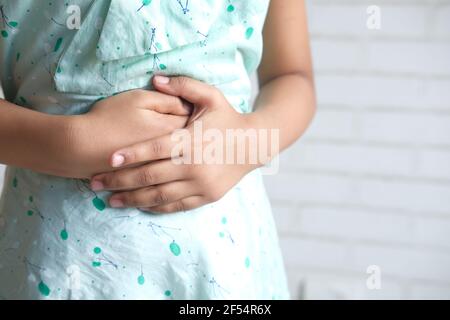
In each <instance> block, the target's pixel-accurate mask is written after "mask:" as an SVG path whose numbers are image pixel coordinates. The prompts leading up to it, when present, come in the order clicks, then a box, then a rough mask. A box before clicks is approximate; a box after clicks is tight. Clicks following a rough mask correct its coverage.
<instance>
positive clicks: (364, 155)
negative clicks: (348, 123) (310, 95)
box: [285, 142, 450, 176]
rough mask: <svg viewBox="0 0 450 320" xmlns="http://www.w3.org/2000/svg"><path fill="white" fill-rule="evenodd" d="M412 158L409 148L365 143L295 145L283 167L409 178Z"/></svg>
mask: <svg viewBox="0 0 450 320" xmlns="http://www.w3.org/2000/svg"><path fill="white" fill-rule="evenodd" d="M414 155H415V151H414V150H412V149H404V148H402V149H399V148H395V147H378V146H365V145H364V143H361V144H336V143H333V142H320V143H318V142H313V143H297V144H296V145H294V146H293V147H292V149H291V150H289V152H288V153H287V156H288V158H289V161H286V164H285V166H286V167H293V168H299V169H306V170H307V169H314V170H317V171H320V170H324V171H337V172H343V173H355V174H379V175H400V176H410V175H413V173H414V170H415V169H416V168H415V164H416V158H415V157H414ZM449 163H450V162H449ZM424 173H426V172H424Z"/></svg>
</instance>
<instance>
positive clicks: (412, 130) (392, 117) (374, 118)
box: [360, 112, 450, 146]
mask: <svg viewBox="0 0 450 320" xmlns="http://www.w3.org/2000/svg"><path fill="white" fill-rule="evenodd" d="M360 121H361V123H360V128H361V130H360V133H361V139H364V140H368V141H378V142H380V141H381V142H387V143H398V144H402V143H406V144H413V145H416V144H427V145H444V146H450V139H449V137H450V115H439V114H436V115H433V114H421V113H417V114H407V113H400V112H377V113H367V114H362V115H361V116H360Z"/></svg>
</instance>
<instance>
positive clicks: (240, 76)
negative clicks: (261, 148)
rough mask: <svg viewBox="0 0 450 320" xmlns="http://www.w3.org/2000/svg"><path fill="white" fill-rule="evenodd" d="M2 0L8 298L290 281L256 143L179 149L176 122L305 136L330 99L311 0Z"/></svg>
mask: <svg viewBox="0 0 450 320" xmlns="http://www.w3.org/2000/svg"><path fill="white" fill-rule="evenodd" d="M0 8H1V20H2V21H1V28H2V30H1V36H0V66H1V71H0V75H1V85H2V87H3V90H4V93H5V100H0V163H5V164H7V165H8V168H7V171H6V178H5V186H4V190H3V194H2V197H1V198H0V298H3V299H45V298H48V299H287V298H288V297H289V293H288V289H287V284H286V279H285V273H284V268H283V263H282V258H281V255H280V251H279V247H278V239H277V235H276V230H275V226H274V222H273V218H272V214H271V210H270V204H269V202H268V199H267V196H266V193H265V190H264V187H263V183H262V179H261V173H260V171H259V169H258V167H260V166H261V164H262V163H252V162H251V161H249V158H250V156H249V154H250V153H251V152H254V151H255V150H254V149H255V147H254V146H253V147H252V146H251V145H250V146H248V147H247V149H246V150H244V151H243V153H244V158H245V160H246V161H244V163H232V164H229V163H215V164H208V163H203V162H201V163H197V162H196V163H182V164H179V163H175V161H173V160H174V159H173V157H172V155H173V150H174V148H175V147H176V145H175V142H174V140H173V139H172V138H173V133H174V132H177V131H176V129H181V128H185V129H184V132H185V134H186V135H190V134H191V133H193V131H194V127H195V126H196V125H198V124H200V123H201V125H202V128H203V131H208V130H215V132H219V133H222V134H225V132H226V130H229V129H241V130H242V129H243V130H247V129H257V130H259V129H263V130H271V129H275V130H279V145H280V149H285V148H286V147H287V146H289V145H290V144H291V143H293V142H294V141H295V140H296V139H298V137H299V136H300V135H301V134H302V133H303V132H304V130H305V129H306V128H307V126H308V124H309V123H310V121H311V119H312V116H313V114H314V108H315V101H314V89H313V76H312V67H311V59H310V53H309V41H308V33H307V27H306V14H305V5H304V3H303V1H299V0H272V1H271V2H270V3H269V0H197V1H184V0H164V1H162V0H153V1H147V0H145V1H141V0H132V1H128V0H127V1H125V0H110V1H109V0H97V1H88V0H73V1H70V2H67V3H66V2H63V1H52V2H43V1H32V0H21V1H5V0H0ZM78 21H79V22H80V23H79V24H78ZM263 39H264V42H263V41H262V40H263ZM263 49H264V50H263ZM260 62H261V63H260ZM258 66H259V69H258V75H259V82H260V94H259V95H258V97H257V99H256V102H255V105H254V108H253V109H254V110H252V108H251V107H250V106H249V100H250V91H251V87H250V79H249V74H251V73H253V72H254V71H255V70H256V68H257V67H258ZM148 83H151V85H148ZM146 89H148V90H146ZM19 106H20V107H19ZM198 142H199V143H200V144H202V145H205V146H207V145H208V143H207V142H205V141H202V140H200V141H198ZM190 148H191V145H188V146H187V147H186V148H185V149H183V150H182V154H183V155H184V154H185V153H190V152H191V151H195V150H194V149H195V143H193V144H192V148H193V149H192V150H189V149H190ZM224 150H225V151H230V150H231V151H236V150H238V148H237V145H236V144H235V143H233V142H231V143H227V144H226V145H225V146H224ZM238 152H239V151H238ZM180 155H181V153H180ZM270 156H275V153H272V154H270ZM169 213H170V214H169Z"/></svg>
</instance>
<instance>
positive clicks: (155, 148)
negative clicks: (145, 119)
mask: <svg viewBox="0 0 450 320" xmlns="http://www.w3.org/2000/svg"><path fill="white" fill-rule="evenodd" d="M150 151H151V152H152V154H154V155H160V154H161V151H162V145H161V142H160V141H159V140H154V141H152V142H151V143H150Z"/></svg>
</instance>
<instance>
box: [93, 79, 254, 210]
mask: <svg viewBox="0 0 450 320" xmlns="http://www.w3.org/2000/svg"><path fill="white" fill-rule="evenodd" d="M153 85H154V88H155V89H156V90H157V91H158V92H160V93H162V94H165V95H169V96H173V97H178V98H180V99H181V100H183V101H188V102H190V103H191V105H192V106H193V111H192V114H191V115H190V117H189V120H188V121H187V124H186V126H185V129H184V134H187V135H190V136H191V137H192V140H193V141H192V143H191V144H189V145H188V146H186V147H185V148H184V150H183V151H182V153H183V154H184V153H186V152H188V153H190V154H193V153H194V152H195V150H194V149H195V148H196V146H197V147H198V146H199V145H200V146H203V145H207V144H208V141H203V140H204V139H203V136H200V137H196V136H195V135H194V132H193V131H194V126H195V124H196V122H197V123H198V122H199V121H201V124H202V129H203V130H204V131H207V130H209V129H212V130H215V131H216V132H217V130H218V132H221V133H223V135H225V131H226V130H227V129H244V130H246V129H249V128H252V118H251V116H250V115H245V114H240V113H238V112H237V111H235V110H234V109H233V107H232V106H231V105H230V104H229V102H228V101H227V100H226V98H225V97H224V95H223V94H222V93H221V92H220V91H219V90H218V89H216V88H215V87H213V86H210V85H208V84H205V83H202V82H200V81H196V80H193V79H190V78H186V77H173V78H167V77H163V76H155V77H154V78H153ZM174 101H175V100H174ZM174 103H176V104H179V102H174ZM171 109H173V110H178V108H175V107H172V108H171ZM199 139H200V140H201V141H200V140H199ZM179 143H180V142H179V141H175V139H173V132H171V133H167V134H164V135H162V136H159V137H155V138H151V139H149V140H145V141H143V142H139V143H135V144H133V145H131V146H128V147H125V148H121V149H119V150H117V151H115V152H113V154H112V155H111V157H110V159H109V165H110V167H111V170H114V169H115V171H109V172H105V173H101V174H97V175H95V176H93V177H92V179H91V188H92V190H94V191H103V190H105V191H112V192H113V194H112V196H111V197H110V199H109V204H110V206H111V207H114V208H124V207H136V208H139V209H141V210H143V211H149V212H154V213H170V212H179V211H186V210H190V209H194V208H198V207H200V206H203V205H205V204H208V203H211V202H215V201H217V200H219V199H220V198H222V197H223V196H224V194H225V193H226V192H227V191H228V190H230V189H231V188H232V187H233V186H234V185H235V184H236V183H237V182H238V181H239V180H240V179H241V178H242V177H243V176H244V175H245V174H247V173H248V172H250V171H251V170H253V169H255V168H256V167H258V166H259V164H256V163H253V164H251V163H248V162H244V163H236V162H233V163H226V162H225V161H223V162H220V161H219V162H217V163H203V162H201V163H197V162H196V163H192V162H190V163H183V162H181V163H180V161H178V162H177V161H174V157H173V150H174V148H175V147H176V146H177V144H179ZM186 148H187V149H189V148H192V150H186ZM223 151H224V154H226V152H227V151H232V152H234V151H237V152H240V151H239V150H236V145H235V143H233V142H231V143H226V144H225V145H224V147H223ZM179 156H182V154H179Z"/></svg>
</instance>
